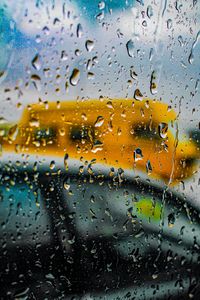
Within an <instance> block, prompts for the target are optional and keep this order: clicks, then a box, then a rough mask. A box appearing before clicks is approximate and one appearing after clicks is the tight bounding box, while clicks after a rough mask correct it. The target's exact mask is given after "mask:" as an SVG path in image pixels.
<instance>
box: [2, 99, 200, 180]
mask: <svg viewBox="0 0 200 300" xmlns="http://www.w3.org/2000/svg"><path fill="white" fill-rule="evenodd" d="M176 122H177V121H176V113H175V112H174V111H173V110H172V109H171V108H170V107H168V105H166V104H164V103H162V102H159V101H155V100H143V101H137V100H126V99H118V100H112V99H108V98H102V99H100V100H85V101H82V100H79V101H72V102H65V103H63V102H62V103H60V102H52V103H48V102H45V103H42V102H41V103H39V104H33V105H28V107H27V109H25V111H24V113H23V116H22V118H21V120H20V122H19V124H18V126H17V125H15V126H14V127H11V128H10V130H9V131H8V133H7V135H5V136H4V137H3V138H2V143H3V151H4V152H6V151H16V152H17V153H28V154H31V153H38V154H43V155H52V156H55V157H56V156H57V157H58V156H62V157H64V155H65V154H66V153H67V154H68V156H69V158H70V159H76V160H78V161H79V160H82V161H83V160H87V161H93V163H101V164H104V165H109V166H110V167H117V168H125V169H130V170H132V169H135V168H136V169H140V170H142V171H144V172H147V173H148V175H151V176H153V177H157V178H161V179H164V180H165V182H166V183H169V184H171V183H178V182H179V181H181V180H184V179H185V178H187V177H189V176H191V175H193V174H194V172H195V171H196V169H197V165H196V161H197V159H198V158H199V146H198V145H197V144H195V143H194V142H193V140H191V139H187V140H180V139H179V136H178V128H177V127H176V126H177V124H176ZM174 132H175V133H174Z"/></svg>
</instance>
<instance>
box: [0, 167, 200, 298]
mask: <svg viewBox="0 0 200 300" xmlns="http://www.w3.org/2000/svg"><path fill="white" fill-rule="evenodd" d="M0 186H1V194H0V197H1V202H0V218H1V231H0V242H1V250H0V282H1V291H0V297H1V299H180V297H183V299H188V297H189V298H193V299H199V292H200V289H199V284H198V278H199V252H200V249H199V243H200V230H199V229H200V226H199V225H200V220H199V212H198V210H197V209H196V208H195V207H193V206H191V204H189V202H190V201H189V199H184V198H183V197H182V196H180V195H178V194H176V193H175V192H172V191H171V190H170V189H168V187H167V186H166V187H165V188H161V187H158V186H156V185H153V184H152V183H150V182H149V181H146V180H142V179H140V178H139V177H136V178H134V179H132V178H129V177H128V176H126V175H125V173H124V171H123V170H121V169H120V170H118V171H114V170H113V171H112V172H111V173H109V174H106V172H95V171H94V170H93V169H92V167H91V166H90V168H86V170H85V171H84V170H83V171H81V172H80V170H79V172H78V171H77V170H76V169H75V168H74V170H73V169H72V168H70V169H69V171H66V170H64V169H62V168H56V169H55V168H54V169H53V170H47V168H46V169H45V168H43V167H40V168H37V167H36V164H35V165H33V166H31V167H30V165H28V164H27V165H26V164H23V163H19V162H18V163H17V164H16V163H11V162H8V163H2V164H1V172H0ZM170 297H171V298H170Z"/></svg>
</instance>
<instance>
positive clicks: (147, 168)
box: [146, 160, 152, 175]
mask: <svg viewBox="0 0 200 300" xmlns="http://www.w3.org/2000/svg"><path fill="white" fill-rule="evenodd" d="M146 170H147V174H148V175H150V174H151V173H152V166H151V162H150V160H148V161H147V163H146Z"/></svg>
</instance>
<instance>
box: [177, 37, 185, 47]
mask: <svg viewBox="0 0 200 300" xmlns="http://www.w3.org/2000/svg"><path fill="white" fill-rule="evenodd" d="M178 41H179V44H180V46H181V47H183V45H184V41H183V37H182V35H179V36H178Z"/></svg>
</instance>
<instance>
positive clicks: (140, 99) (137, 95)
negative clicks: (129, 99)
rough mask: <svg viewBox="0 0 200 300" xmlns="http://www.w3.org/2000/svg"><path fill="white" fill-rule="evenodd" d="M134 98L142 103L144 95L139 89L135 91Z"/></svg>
mask: <svg viewBox="0 0 200 300" xmlns="http://www.w3.org/2000/svg"><path fill="white" fill-rule="evenodd" d="M134 98H135V100H138V101H142V99H143V95H142V93H141V92H140V90H139V89H136V90H135V92H134Z"/></svg>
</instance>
